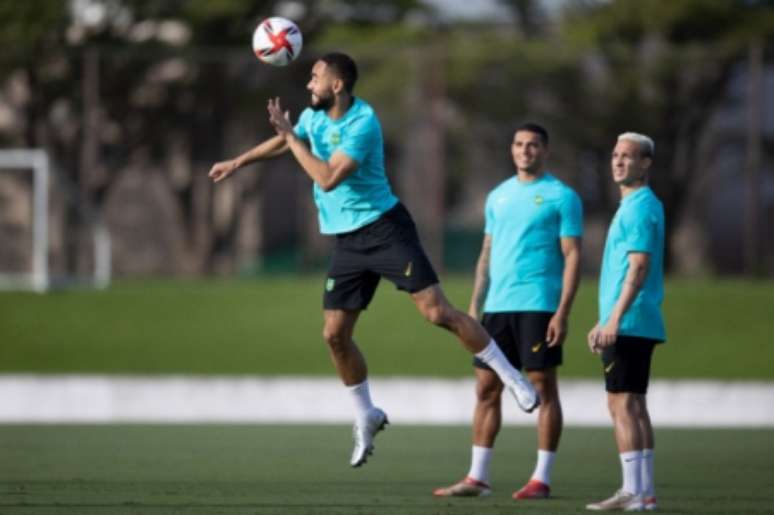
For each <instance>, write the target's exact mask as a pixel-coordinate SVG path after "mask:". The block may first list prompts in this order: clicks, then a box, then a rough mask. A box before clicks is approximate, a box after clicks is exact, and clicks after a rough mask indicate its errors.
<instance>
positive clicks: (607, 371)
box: [605, 361, 615, 374]
mask: <svg viewBox="0 0 774 515" xmlns="http://www.w3.org/2000/svg"><path fill="white" fill-rule="evenodd" d="M614 366H615V361H613V362H611V363H610V364H609V365H608V366H606V367H605V374H609V373H610V371H611V370H613V367H614Z"/></svg>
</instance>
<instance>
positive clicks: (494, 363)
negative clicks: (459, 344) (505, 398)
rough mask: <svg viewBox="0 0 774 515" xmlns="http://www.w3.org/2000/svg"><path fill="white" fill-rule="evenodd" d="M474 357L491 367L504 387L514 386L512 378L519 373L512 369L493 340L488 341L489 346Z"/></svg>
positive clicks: (519, 374)
mask: <svg viewBox="0 0 774 515" xmlns="http://www.w3.org/2000/svg"><path fill="white" fill-rule="evenodd" d="M476 357H477V358H478V359H480V360H481V361H483V362H484V363H486V364H487V365H489V366H490V367H492V370H494V371H495V373H496V374H497V375H498V377H500V380H501V381H502V382H503V383H504V384H506V385H510V384H514V383H515V382H516V380H515V379H514V378H515V377H519V376H521V372H519V371H518V370H516V369H515V368H513V365H511V363H510V361H508V358H506V357H505V354H503V351H501V350H500V347H498V346H497V343H495V341H494V340H489V345H487V346H486V347H484V349H483V350H482V351H481V352H477V353H476Z"/></svg>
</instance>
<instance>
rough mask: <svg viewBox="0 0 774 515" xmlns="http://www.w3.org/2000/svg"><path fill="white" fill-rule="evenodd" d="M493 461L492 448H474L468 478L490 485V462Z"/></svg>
mask: <svg viewBox="0 0 774 515" xmlns="http://www.w3.org/2000/svg"><path fill="white" fill-rule="evenodd" d="M491 459H492V448H491V447H479V446H478V445H474V446H473V450H472V452H471V458H470V471H469V472H468V477H472V478H473V479H477V480H478V481H482V482H484V483H487V484H489V461H490V460H491Z"/></svg>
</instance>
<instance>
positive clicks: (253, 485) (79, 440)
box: [0, 425, 774, 515]
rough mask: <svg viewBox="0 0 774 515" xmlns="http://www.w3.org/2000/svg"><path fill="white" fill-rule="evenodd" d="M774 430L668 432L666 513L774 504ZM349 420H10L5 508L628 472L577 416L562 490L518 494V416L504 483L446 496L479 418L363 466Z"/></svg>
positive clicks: (522, 509) (305, 509) (232, 499)
mask: <svg viewBox="0 0 774 515" xmlns="http://www.w3.org/2000/svg"><path fill="white" fill-rule="evenodd" d="M772 436H774V435H773V434H772V431H763V430H704V429H690V430H674V429H669V430H668V429H662V430H658V431H657V439H658V448H657V451H656V452H657V454H656V462H655V463H656V485H657V486H656V488H657V495H658V497H659V502H660V506H661V509H662V510H661V511H662V512H664V513H745V514H755V513H771V506H772V504H773V503H774V490H772V488H771V486H772V484H774V469H773V468H772V466H771V461H770V460H771V456H774V438H772ZM349 445H350V442H349V429H348V428H346V427H341V426H316V427H315V426H284V427H278V426H216V425H204V426H0V460H1V462H2V466H0V513H2V514H11V513H13V514H36V515H37V514H63V513H72V514H79V515H81V514H83V515H93V514H111V515H113V514H115V515H123V514H136V513H142V514H192V513H196V514H210V515H212V514H331V515H333V514H336V515H355V514H364V515H365V514H369V515H370V514H386V515H389V514H401V515H408V514H416V515H433V514H457V515H467V514H470V513H476V514H482V515H488V514H505V513H527V514H529V513H542V514H557V513H584V512H585V510H584V506H585V504H586V503H588V502H590V501H595V500H599V499H601V498H603V497H606V496H608V495H609V494H611V493H612V492H613V490H615V489H616V488H617V487H618V486H619V484H620V473H619V464H618V456H617V454H616V451H615V449H614V446H613V441H612V434H611V431H610V430H606V429H579V428H568V429H566V430H565V434H564V435H563V441H562V447H561V449H560V453H559V455H558V459H557V463H556V466H555V469H554V474H553V483H554V494H555V496H554V498H553V499H551V500H548V501H538V502H534V503H528V504H518V506H517V505H515V502H514V501H512V500H511V499H510V494H511V492H512V491H513V490H514V489H515V488H517V487H519V486H520V485H521V483H523V482H524V481H525V480H526V479H527V478H528V476H529V474H530V473H531V469H532V466H533V464H534V429H532V428H506V429H504V430H503V433H502V434H501V437H500V439H499V440H498V445H497V451H496V454H495V459H494V460H493V464H492V484H493V487H494V492H493V495H492V496H491V497H489V498H481V499H436V498H433V497H432V496H431V495H430V492H431V491H432V489H433V488H434V487H437V486H441V485H444V484H448V483H450V482H453V481H455V480H458V479H460V478H461V477H462V476H463V475H464V473H465V472H466V471H467V467H468V457H469V429H468V428H462V427H390V428H389V429H388V431H386V432H385V433H383V434H381V435H380V436H379V439H378V440H377V451H376V454H375V455H374V456H373V457H372V459H371V460H370V461H369V463H367V464H366V465H365V466H364V467H363V468H361V469H357V470H355V469H350V468H349V466H348V463H347V462H348V457H349V451H350V447H349Z"/></svg>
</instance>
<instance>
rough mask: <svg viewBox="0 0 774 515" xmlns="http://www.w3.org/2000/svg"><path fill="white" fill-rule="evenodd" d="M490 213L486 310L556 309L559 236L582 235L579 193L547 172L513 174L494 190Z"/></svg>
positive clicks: (488, 207)
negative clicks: (530, 176) (526, 177)
mask: <svg viewBox="0 0 774 515" xmlns="http://www.w3.org/2000/svg"><path fill="white" fill-rule="evenodd" d="M485 214H486V227H485V228H484V232H485V233H486V234H488V235H490V236H491V237H492V250H491V254H490V261H489V279H490V281H489V290H488V292H487V296H486V302H485V304H484V311H485V312H487V313H493V312H507V311H550V312H554V311H556V309H557V307H558V306H559V299H560V297H561V294H562V275H563V273H564V255H563V254H562V249H561V242H560V238H565V237H580V236H581V235H582V234H583V208H582V206H581V201H580V198H579V197H578V195H577V194H576V193H575V192H574V191H573V190H572V189H570V188H569V187H568V186H567V185H565V184H564V183H563V182H562V181H560V180H559V179H557V178H556V177H554V176H553V175H551V174H548V173H544V174H543V176H542V177H540V178H538V179H536V180H535V181H533V182H521V181H519V179H518V177H516V176H514V177H511V178H510V179H508V180H506V181H504V182H502V183H501V184H500V185H499V186H497V187H496V188H495V189H494V190H492V192H491V193H490V194H489V196H488V197H487V201H486V208H485Z"/></svg>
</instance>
